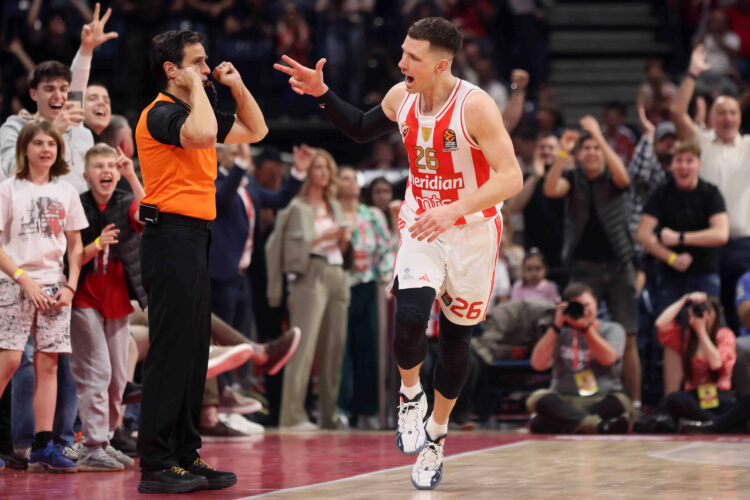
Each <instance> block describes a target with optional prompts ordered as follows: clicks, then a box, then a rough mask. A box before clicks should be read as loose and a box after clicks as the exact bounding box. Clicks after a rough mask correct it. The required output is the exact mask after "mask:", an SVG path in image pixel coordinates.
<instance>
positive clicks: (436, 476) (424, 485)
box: [411, 434, 445, 490]
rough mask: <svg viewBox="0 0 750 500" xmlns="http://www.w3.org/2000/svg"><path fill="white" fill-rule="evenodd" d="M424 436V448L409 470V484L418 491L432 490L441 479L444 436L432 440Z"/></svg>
mask: <svg viewBox="0 0 750 500" xmlns="http://www.w3.org/2000/svg"><path fill="white" fill-rule="evenodd" d="M425 435H426V441H425V444H424V448H422V451H421V452H420V453H419V457H418V458H417V462H416V463H415V464H414V466H413V467H412V468H411V484H413V485H414V487H415V488H417V489H418V490H434V489H435V488H437V486H438V484H440V481H441V480H442V479H443V443H445V435H442V436H440V437H439V438H437V439H435V440H433V439H432V438H430V435H429V434H425Z"/></svg>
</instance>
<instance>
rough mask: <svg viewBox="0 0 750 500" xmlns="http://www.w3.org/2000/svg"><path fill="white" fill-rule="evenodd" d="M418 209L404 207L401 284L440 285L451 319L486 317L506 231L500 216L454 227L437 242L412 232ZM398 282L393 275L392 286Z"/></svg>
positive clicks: (465, 321)
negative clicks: (417, 237)
mask: <svg viewBox="0 0 750 500" xmlns="http://www.w3.org/2000/svg"><path fill="white" fill-rule="evenodd" d="M415 215H416V214H415V213H414V211H413V210H412V209H410V208H409V207H408V206H406V204H403V205H402V206H401V211H400V212H399V220H398V227H399V232H400V242H399V246H398V253H397V254H396V262H395V264H394V266H393V279H395V278H396V277H398V287H399V289H409V288H421V287H425V286H428V287H431V288H434V289H435V293H436V294H437V298H438V302H440V308H441V309H442V311H443V314H445V316H446V318H447V319H448V320H450V321H451V322H453V323H455V324H458V325H475V324H477V323H479V322H480V321H483V320H484V318H485V316H486V314H487V306H488V302H489V298H490V293H491V292H492V283H493V281H494V278H495V265H496V264H497V254H498V251H499V249H500V237H501V236H502V219H501V218H500V216H497V217H494V218H491V219H485V220H480V221H476V222H472V223H469V224H464V225H460V226H453V227H452V228H450V229H448V230H447V231H445V232H444V233H443V234H441V235H440V236H438V237H437V239H435V240H434V241H432V242H428V241H427V240H426V239H424V240H422V241H419V240H417V239H415V238H412V237H411V234H410V233H409V227H411V226H412V225H413V224H414V218H415ZM392 286H393V280H392V281H391V284H390V285H389V290H390V289H391V288H392Z"/></svg>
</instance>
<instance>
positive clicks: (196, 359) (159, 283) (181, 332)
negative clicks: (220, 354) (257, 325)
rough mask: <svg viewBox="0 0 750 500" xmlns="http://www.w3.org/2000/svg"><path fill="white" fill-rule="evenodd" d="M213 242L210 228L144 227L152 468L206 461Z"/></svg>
mask: <svg viewBox="0 0 750 500" xmlns="http://www.w3.org/2000/svg"><path fill="white" fill-rule="evenodd" d="M195 220H196V221H197V219H195ZM209 241H210V231H209V230H208V229H207V228H205V227H203V228H198V227H193V226H190V225H188V224H182V223H179V224H178V223H174V222H170V223H166V222H161V223H160V224H159V225H157V226H152V225H146V226H145V227H144V228H143V236H142V238H141V248H140V255H141V273H142V276H143V285H144V287H145V288H146V291H147V292H148V321H149V341H150V346H149V349H148V354H147V356H146V360H145V362H144V364H143V396H142V401H141V426H140V430H139V432H138V454H139V455H140V457H141V468H142V469H145V470H161V469H168V468H170V467H171V466H174V465H176V466H180V467H184V468H187V467H189V466H190V465H191V464H192V463H193V461H194V460H195V459H196V458H198V451H197V450H198V449H199V448H200V447H201V437H200V434H198V425H199V423H200V414H201V406H202V404H203V388H204V385H205V383H206V368H207V366H208V345H209V338H210V332H211V281H210V276H209V272H208V246H209Z"/></svg>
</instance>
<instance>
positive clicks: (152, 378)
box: [135, 31, 268, 493]
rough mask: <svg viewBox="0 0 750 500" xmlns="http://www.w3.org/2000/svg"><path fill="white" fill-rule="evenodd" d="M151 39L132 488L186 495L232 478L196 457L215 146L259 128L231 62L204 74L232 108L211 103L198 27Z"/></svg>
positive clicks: (141, 135) (247, 138)
mask: <svg viewBox="0 0 750 500" xmlns="http://www.w3.org/2000/svg"><path fill="white" fill-rule="evenodd" d="M151 43H152V47H151V70H152V72H153V74H154V77H155V78H156V81H157V83H158V85H159V88H161V89H162V90H161V92H159V95H158V96H157V97H156V99H155V100H154V101H153V102H152V103H151V104H149V105H148V106H147V107H146V108H145V109H144V110H143V112H142V113H141V117H140V119H139V121H138V126H137V127H136V131H135V139H136V143H137V145H138V156H139V159H140V162H141V172H142V174H143V185H144V188H145V190H146V197H145V198H143V200H142V202H141V209H140V210H141V211H140V218H141V220H143V221H145V222H146V226H145V227H144V228H143V237H142V239H141V267H142V273H143V284H144V286H145V287H146V291H147V292H148V320H149V340H150V342H151V345H150V347H149V351H148V355H147V356H146V360H145V362H144V367H143V399H142V403H141V427H140V430H139V433H138V454H139V455H140V457H141V482H140V484H139V485H138V491H139V492H141V493H187V492H190V491H195V490H197V489H205V488H209V489H218V488H226V487H228V486H231V485H233V484H234V483H235V482H236V481H237V477H236V476H235V475H234V474H233V473H231V472H221V471H217V470H215V469H213V468H212V467H211V466H209V465H208V464H206V463H205V462H204V461H202V460H201V459H200V457H199V455H198V449H199V448H200V447H201V438H200V435H199V434H198V423H199V417H200V412H201V405H202V400H203V386H204V384H205V382H206V367H207V364H208V344H209V335H210V321H211V300H210V296H211V291H210V277H209V272H208V247H209V236H210V230H211V223H212V221H213V219H214V218H215V217H216V198H215V193H216V191H215V187H214V179H215V178H216V172H217V162H216V143H217V142H220V143H245V142H257V141H259V140H261V139H263V137H265V135H266V133H267V132H268V129H267V127H266V124H265V121H264V119H263V113H262V112H261V110H260V108H259V107H258V104H257V103H256V102H255V99H253V97H252V95H251V94H250V92H249V91H248V90H247V88H246V87H245V85H244V84H243V82H242V78H241V77H240V75H239V73H238V72H237V70H236V69H235V68H234V66H232V64H231V63H228V62H222V63H221V64H219V65H218V66H217V67H216V68H215V69H214V70H213V77H214V79H216V80H217V81H218V82H219V83H221V84H223V85H226V86H228V87H229V88H230V89H231V92H232V96H233V97H234V100H235V101H236V102H237V115H236V116H235V115H231V114H226V113H222V112H219V111H215V110H214V109H213V108H212V107H211V103H210V102H209V99H208V96H207V94H206V91H205V89H204V84H205V82H206V81H207V79H208V75H209V74H210V73H211V70H210V69H209V67H208V65H207V64H206V51H205V49H204V47H203V36H202V35H201V34H200V33H196V32H194V31H168V32H166V33H162V34H160V35H157V36H156V37H154V39H153V40H152V42H151Z"/></svg>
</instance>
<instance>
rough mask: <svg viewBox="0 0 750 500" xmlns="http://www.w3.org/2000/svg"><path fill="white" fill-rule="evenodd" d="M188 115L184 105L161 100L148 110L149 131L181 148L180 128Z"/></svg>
mask: <svg viewBox="0 0 750 500" xmlns="http://www.w3.org/2000/svg"><path fill="white" fill-rule="evenodd" d="M187 117H188V112H187V109H185V107H184V106H181V105H179V104H177V103H174V102H168V101H160V102H157V103H156V104H154V107H153V108H151V110H150V111H149V112H148V116H147V118H146V126H147V127H148V132H149V133H150V134H151V136H152V137H153V138H154V139H156V140H157V141H159V142H161V143H163V144H169V145H171V146H177V147H178V148H181V147H182V143H181V142H180V130H181V129H182V126H183V125H184V124H185V120H187Z"/></svg>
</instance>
